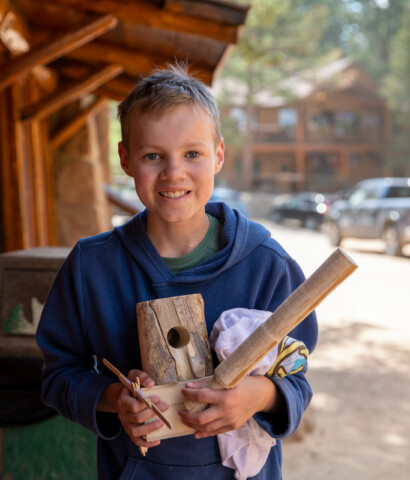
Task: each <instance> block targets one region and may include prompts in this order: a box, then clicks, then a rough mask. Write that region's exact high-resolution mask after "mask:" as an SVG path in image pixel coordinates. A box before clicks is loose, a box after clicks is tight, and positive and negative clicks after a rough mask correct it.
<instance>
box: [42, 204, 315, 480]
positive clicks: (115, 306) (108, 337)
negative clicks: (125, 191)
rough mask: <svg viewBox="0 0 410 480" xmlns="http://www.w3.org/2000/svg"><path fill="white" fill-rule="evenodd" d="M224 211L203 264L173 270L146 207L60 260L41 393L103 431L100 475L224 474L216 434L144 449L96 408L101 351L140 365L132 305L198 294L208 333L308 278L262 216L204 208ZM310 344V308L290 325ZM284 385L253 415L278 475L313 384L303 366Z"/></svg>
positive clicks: (270, 470) (105, 378)
mask: <svg viewBox="0 0 410 480" xmlns="http://www.w3.org/2000/svg"><path fill="white" fill-rule="evenodd" d="M206 210H207V212H208V213H210V214H211V215H213V216H215V217H220V218H222V219H223V222H224V228H223V238H222V249H221V250H220V251H219V252H218V253H217V254H215V255H213V256H212V257H211V258H209V259H208V260H206V261H205V262H203V263H202V264H201V265H198V266H196V267H195V268H192V269H191V270H188V271H185V272H182V273H180V274H178V275H173V274H172V273H171V271H170V270H169V269H168V267H167V265H166V264H165V262H164V261H163V259H162V258H161V257H160V255H159V254H158V252H157V251H156V249H155V248H154V246H153V244H152V243H151V241H150V240H149V238H148V236H147V234H146V230H145V224H146V218H147V212H146V211H144V212H142V213H140V214H138V215H137V216H135V217H134V218H133V219H132V220H131V221H129V222H128V223H126V224H125V225H123V226H121V227H118V228H115V229H114V230H113V231H110V232H107V233H103V234H100V235H96V236H94V237H91V238H86V239H82V240H80V241H79V242H78V243H77V245H76V246H75V247H74V248H73V250H72V251H71V253H70V255H69V256H68V258H67V260H66V261H65V263H64V264H63V266H62V268H61V269H60V271H59V273H58V274H57V277H56V279H55V281H54V283H53V286H52V288H51V290H50V293H49V296H48V298H47V301H46V304H45V306H44V309H43V314H42V318H41V322H40V325H39V328H38V332H37V341H38V344H39V346H40V348H41V349H42V351H43V354H44V370H43V400H44V403H46V404H47V405H50V406H52V407H54V408H55V409H56V410H57V411H58V412H59V413H60V414H61V415H63V416H64V417H66V418H68V419H69V420H71V421H73V422H76V423H79V424H81V425H83V426H84V427H85V428H87V429H89V430H91V431H92V432H95V433H96V434H97V435H98V475H99V479H100V480H117V479H121V480H128V479H139V480H154V479H155V480H158V479H166V480H174V479H175V480H185V479H186V480H188V479H189V480H191V479H193V478H195V480H202V479H204V480H205V479H209V478H212V480H227V479H233V478H234V470H232V469H229V468H227V467H224V466H223V465H222V464H221V458H220V455H219V450H218V444H217V439H216V437H209V438H204V439H198V440H197V439H195V438H194V437H193V436H192V435H188V436H184V437H178V438H173V439H167V440H162V441H161V444H160V445H159V446H157V447H154V448H150V449H149V450H148V453H147V455H146V457H143V456H142V455H141V454H140V452H139V450H138V447H136V446H135V445H134V444H133V443H132V442H131V440H130V439H129V437H128V435H127V433H126V432H125V431H124V430H123V429H122V427H121V424H120V422H119V420H118V417H117V415H116V414H112V413H103V412H97V410H96V406H97V402H98V398H99V396H100V395H101V393H102V391H103V390H104V389H105V388H106V387H107V386H108V385H109V384H110V383H112V382H116V381H117V380H116V379H115V378H114V377H113V375H112V374H111V372H109V371H108V370H107V369H106V368H105V367H104V366H102V359H103V358H104V357H105V358H107V359H109V360H110V361H111V362H112V363H113V364H114V365H116V366H117V367H118V368H119V369H120V370H121V371H122V372H128V371H129V370H131V369H133V368H138V369H141V359H140V354H139V347H138V345H139V341H138V329H137V320H136V304H137V303H138V302H143V301H147V300H151V299H154V298H165V297H172V296H177V295H187V294H191V293H200V294H202V296H203V298H204V303H205V318H206V323H207V328H208V332H209V333H210V332H211V330H212V326H213V324H214V323H215V321H216V320H217V319H218V317H219V315H220V314H221V313H222V312H223V311H225V310H228V309H231V308H236V307H242V308H252V309H258V310H269V311H274V310H275V309H276V308H277V307H278V306H279V305H280V304H281V303H282V302H283V300H284V299H285V298H287V297H288V296H289V294H290V293H291V292H292V291H293V290H294V289H295V288H296V287H298V285H299V284H300V283H301V282H302V281H303V280H304V276H303V273H302V272H301V270H300V268H299V266H298V265H297V264H296V262H295V261H294V260H293V259H292V258H290V257H289V255H288V254H287V253H286V252H285V251H284V250H283V248H282V247H281V246H280V245H279V244H278V243H277V242H276V241H275V240H273V239H272V238H271V237H270V233H269V231H268V230H266V229H265V228H264V227H262V226H261V225H259V224H257V223H255V222H252V221H249V220H248V219H247V218H245V217H244V216H242V215H241V214H239V213H238V212H236V211H234V210H231V209H230V208H229V207H227V206H226V205H225V204H223V203H212V204H208V205H207V207H206ZM290 335H291V336H292V337H293V338H297V339H300V340H302V341H303V342H304V343H305V344H306V346H307V347H308V349H309V351H310V352H311V351H312V350H313V348H314V347H315V344H316V341H317V322H316V317H315V315H314V314H311V315H309V316H308V317H307V318H306V319H305V320H304V321H303V322H302V323H301V324H300V325H299V326H298V327H296V328H295V329H294V330H293V331H292V332H291V334H290ZM272 381H273V382H275V384H276V385H277V386H278V388H279V389H280V390H281V392H282V394H283V396H284V398H285V400H286V406H287V410H286V411H285V412H283V414H281V415H280V416H279V415H269V414H265V413H258V414H256V415H255V419H256V421H257V422H258V423H259V425H260V426H261V427H262V428H264V429H265V430H266V431H267V432H269V434H270V435H271V436H272V437H275V438H276V439H277V440H278V441H277V443H276V446H274V447H273V448H272V450H271V453H270V455H269V458H268V460H267V462H266V464H265V466H264V467H263V469H262V470H261V472H260V473H259V474H258V475H256V476H255V477H252V478H255V479H258V480H264V479H266V480H267V479H269V480H279V479H280V478H282V477H281V462H282V453H281V442H280V439H282V438H286V437H288V436H290V435H291V434H292V433H293V432H294V431H295V430H296V429H297V427H298V425H299V423H300V421H301V418H302V415H303V412H304V411H305V409H306V408H307V406H308V404H309V402H310V399H311V396H312V392H311V389H310V386H309V384H308V382H307V380H306V378H305V375H304V373H303V372H300V373H297V374H295V375H292V376H290V377H285V378H278V379H276V378H275V379H272Z"/></svg>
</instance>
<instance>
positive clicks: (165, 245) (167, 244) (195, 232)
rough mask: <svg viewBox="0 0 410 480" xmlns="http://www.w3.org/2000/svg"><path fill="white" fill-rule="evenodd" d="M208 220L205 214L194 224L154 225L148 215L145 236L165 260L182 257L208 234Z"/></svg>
mask: <svg viewBox="0 0 410 480" xmlns="http://www.w3.org/2000/svg"><path fill="white" fill-rule="evenodd" d="M208 228H209V219H208V216H207V215H206V214H204V216H203V217H201V218H200V219H198V220H197V221H195V222H190V224H189V226H187V225H186V224H185V223H173V224H166V225H161V226H159V225H156V224H155V222H152V220H151V221H150V216H149V214H148V219H147V234H148V237H149V238H150V240H151V242H152V243H153V245H154V247H155V248H156V250H157V251H158V253H159V254H160V255H161V257H166V258H176V257H182V256H183V255H186V254H187V253H189V252H191V251H192V250H193V249H194V248H196V247H197V246H198V245H199V244H200V243H201V242H202V240H203V239H204V238H205V235H206V234H207V232H208Z"/></svg>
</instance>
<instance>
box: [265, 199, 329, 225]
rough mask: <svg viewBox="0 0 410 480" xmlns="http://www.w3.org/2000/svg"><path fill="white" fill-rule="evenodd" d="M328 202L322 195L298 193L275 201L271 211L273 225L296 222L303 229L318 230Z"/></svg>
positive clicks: (327, 207)
mask: <svg viewBox="0 0 410 480" xmlns="http://www.w3.org/2000/svg"><path fill="white" fill-rule="evenodd" d="M329 204H330V200H329V199H328V198H326V196H325V195H324V194H322V193H317V192H300V193H296V194H294V195H286V196H284V197H282V198H279V199H277V201H276V202H275V204H274V206H273V209H272V211H271V219H272V221H273V222H275V223H281V222H283V221H288V220H296V221H298V223H300V224H301V225H302V226H303V227H305V228H312V229H319V228H320V227H321V225H322V222H323V218H324V215H325V214H326V212H327V211H328V209H329Z"/></svg>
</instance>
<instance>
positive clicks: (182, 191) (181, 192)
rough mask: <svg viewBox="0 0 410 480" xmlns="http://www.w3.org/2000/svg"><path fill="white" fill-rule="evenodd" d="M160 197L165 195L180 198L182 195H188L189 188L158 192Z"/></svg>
mask: <svg viewBox="0 0 410 480" xmlns="http://www.w3.org/2000/svg"><path fill="white" fill-rule="evenodd" d="M158 193H159V195H161V197H167V198H181V197H183V196H184V195H188V193H191V190H180V191H178V192H158Z"/></svg>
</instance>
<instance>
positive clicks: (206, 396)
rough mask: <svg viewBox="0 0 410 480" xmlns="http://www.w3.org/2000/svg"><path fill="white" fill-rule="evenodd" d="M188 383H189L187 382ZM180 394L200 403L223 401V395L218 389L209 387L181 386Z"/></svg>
mask: <svg viewBox="0 0 410 480" xmlns="http://www.w3.org/2000/svg"><path fill="white" fill-rule="evenodd" d="M187 385H190V384H187ZM181 393H182V395H183V396H184V397H185V398H187V399H188V400H192V401H194V402H200V403H209V404H215V403H220V402H221V401H223V396H222V395H221V392H220V391H218V390H212V389H210V388H196V387H195V388H191V387H187V388H183V389H182V390H181Z"/></svg>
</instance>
